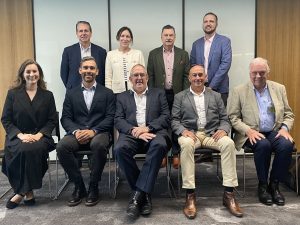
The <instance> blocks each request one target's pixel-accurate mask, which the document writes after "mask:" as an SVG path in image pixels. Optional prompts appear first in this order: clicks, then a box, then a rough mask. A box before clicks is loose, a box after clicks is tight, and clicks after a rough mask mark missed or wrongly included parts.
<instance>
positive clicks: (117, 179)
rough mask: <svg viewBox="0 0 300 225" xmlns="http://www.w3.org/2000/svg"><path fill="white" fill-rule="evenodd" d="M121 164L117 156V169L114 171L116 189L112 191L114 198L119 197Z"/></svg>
mask: <svg viewBox="0 0 300 225" xmlns="http://www.w3.org/2000/svg"><path fill="white" fill-rule="evenodd" d="M119 180H120V177H119V165H118V162H117V159H116V158H115V171H114V189H113V191H112V198H114V199H115V198H116V197H117V189H118V185H119Z"/></svg>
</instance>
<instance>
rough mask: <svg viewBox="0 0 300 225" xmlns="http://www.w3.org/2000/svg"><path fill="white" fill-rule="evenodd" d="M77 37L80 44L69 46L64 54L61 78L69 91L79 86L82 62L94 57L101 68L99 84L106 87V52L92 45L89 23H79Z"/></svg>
mask: <svg viewBox="0 0 300 225" xmlns="http://www.w3.org/2000/svg"><path fill="white" fill-rule="evenodd" d="M76 35H77V37H78V40H79V43H76V44H73V45H71V46H68V47H66V48H65V49H64V52H63V54H62V60H61V66H60V77H61V79H62V81H63V83H64V85H65V87H66V88H67V89H71V88H73V87H76V86H78V85H79V84H80V83H81V76H80V74H79V72H78V68H79V64H80V61H81V59H82V58H83V57H85V56H93V57H94V58H95V60H96V63H97V66H98V68H99V75H98V76H97V78H96V80H97V83H99V84H101V85H104V78H105V76H104V75H105V59H106V50H105V49H104V48H102V47H100V46H98V45H95V44H93V43H91V40H90V39H91V36H92V27H91V25H90V23H89V22H86V21H79V22H77V24H76Z"/></svg>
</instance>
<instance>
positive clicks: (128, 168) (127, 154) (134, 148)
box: [114, 134, 141, 191]
mask: <svg viewBox="0 0 300 225" xmlns="http://www.w3.org/2000/svg"><path fill="white" fill-rule="evenodd" d="M140 142H141V140H137V139H136V138H134V137H132V136H131V135H125V134H120V136H119V138H118V141H117V143H116V145H115V147H114V153H115V156H116V159H117V162H118V163H119V165H120V168H121V169H122V171H123V172H124V174H125V176H126V179H127V181H128V183H129V186H130V188H131V190H133V191H134V190H136V181H137V179H138V176H139V174H140V170H139V168H138V166H137V164H136V160H135V159H134V158H133V157H134V156H135V155H136V154H137V153H138V149H139V147H140V144H139V143H140Z"/></svg>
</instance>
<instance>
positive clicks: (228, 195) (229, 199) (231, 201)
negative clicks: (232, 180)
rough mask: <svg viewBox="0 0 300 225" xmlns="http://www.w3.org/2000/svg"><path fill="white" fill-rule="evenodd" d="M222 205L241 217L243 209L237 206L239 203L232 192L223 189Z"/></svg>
mask: <svg viewBox="0 0 300 225" xmlns="http://www.w3.org/2000/svg"><path fill="white" fill-rule="evenodd" d="M223 205H224V206H225V207H226V208H227V209H228V210H229V212H230V213H231V214H232V215H234V216H236V217H242V216H243V211H242V209H241V208H240V206H239V203H238V202H237V201H236V199H235V196H234V193H233V192H227V191H224V195H223Z"/></svg>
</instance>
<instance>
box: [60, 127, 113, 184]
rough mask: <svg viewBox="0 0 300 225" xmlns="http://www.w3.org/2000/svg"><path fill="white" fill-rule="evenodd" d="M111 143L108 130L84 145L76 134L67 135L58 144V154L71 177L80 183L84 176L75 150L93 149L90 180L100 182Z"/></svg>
mask: <svg viewBox="0 0 300 225" xmlns="http://www.w3.org/2000/svg"><path fill="white" fill-rule="evenodd" d="M110 144H111V135H110V134H109V133H108V132H105V133H99V134H97V135H96V136H95V137H93V139H92V140H91V141H90V142H89V143H87V144H84V145H81V144H79V143H78V141H77V139H76V138H75V136H74V135H67V136H65V137H64V138H63V139H62V140H60V141H59V143H58V144H57V148H56V150H57V156H58V158H59V161H60V163H61V165H62V167H63V168H64V170H65V171H66V173H67V174H68V176H69V179H70V180H71V181H73V182H74V183H78V182H80V181H81V180H82V176H81V172H80V168H79V166H78V160H77V159H76V157H75V155H74V152H77V151H80V150H82V151H84V150H91V151H92V155H91V159H90V160H91V175H90V182H92V183H98V182H99V181H100V180H101V175H102V172H103V169H104V166H105V163H106V158H107V153H108V150H109V147H110Z"/></svg>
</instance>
